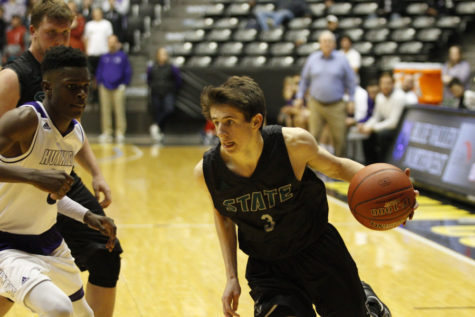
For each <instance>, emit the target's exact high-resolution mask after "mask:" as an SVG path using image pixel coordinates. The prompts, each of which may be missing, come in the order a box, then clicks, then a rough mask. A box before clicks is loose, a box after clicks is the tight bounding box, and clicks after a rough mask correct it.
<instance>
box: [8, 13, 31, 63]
mask: <svg viewBox="0 0 475 317" xmlns="http://www.w3.org/2000/svg"><path fill="white" fill-rule="evenodd" d="M26 36H27V29H26V27H25V26H24V25H23V21H22V19H21V17H20V16H18V15H14V16H13V17H12V20H11V22H10V27H9V28H8V29H7V34H6V39H7V42H6V46H5V57H4V62H8V61H12V60H14V59H15V58H17V57H18V56H20V55H21V54H23V52H24V51H25V47H26V43H25V42H26V40H25V37H26Z"/></svg>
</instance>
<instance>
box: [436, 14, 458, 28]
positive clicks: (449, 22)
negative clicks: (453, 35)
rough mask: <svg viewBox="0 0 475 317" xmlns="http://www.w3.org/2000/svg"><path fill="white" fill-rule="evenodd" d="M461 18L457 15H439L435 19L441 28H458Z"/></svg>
mask: <svg viewBox="0 0 475 317" xmlns="http://www.w3.org/2000/svg"><path fill="white" fill-rule="evenodd" d="M461 23H462V19H461V18H460V17H458V16H441V17H439V18H438V19H437V24H436V25H437V27H439V28H443V29H458V28H459V27H460V26H461ZM463 29H464V28H462V30H463Z"/></svg>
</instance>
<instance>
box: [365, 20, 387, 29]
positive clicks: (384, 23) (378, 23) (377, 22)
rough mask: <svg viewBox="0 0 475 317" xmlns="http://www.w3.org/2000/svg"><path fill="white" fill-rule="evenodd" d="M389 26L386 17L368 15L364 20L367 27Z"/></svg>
mask: <svg viewBox="0 0 475 317" xmlns="http://www.w3.org/2000/svg"><path fill="white" fill-rule="evenodd" d="M386 26H387V20H386V19H385V18H377V17H367V18H366V19H365V20H364V22H363V27H364V28H365V29H379V28H383V27H386Z"/></svg>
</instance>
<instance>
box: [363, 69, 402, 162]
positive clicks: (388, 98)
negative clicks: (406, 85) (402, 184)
mask: <svg viewBox="0 0 475 317" xmlns="http://www.w3.org/2000/svg"><path fill="white" fill-rule="evenodd" d="M379 88H380V92H379V93H378V95H377V96H376V102H375V108H374V112H373V115H372V116H371V118H369V120H368V121H366V122H365V123H359V124H358V125H357V127H358V132H360V133H362V134H365V135H367V136H368V138H367V139H366V140H364V141H363V149H364V156H365V160H366V164H372V163H376V162H383V161H384V158H385V155H386V152H387V150H388V149H389V147H390V145H391V143H392V141H393V139H394V136H395V134H396V133H395V130H396V128H397V125H398V122H399V119H400V117H401V113H402V111H403V109H404V105H405V103H406V96H405V94H404V92H403V91H402V90H401V89H397V88H395V87H394V78H393V76H392V74H390V73H383V74H382V75H381V77H380V78H379Z"/></svg>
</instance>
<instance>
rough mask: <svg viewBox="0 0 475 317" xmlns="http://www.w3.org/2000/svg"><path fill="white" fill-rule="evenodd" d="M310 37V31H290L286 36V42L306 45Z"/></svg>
mask: <svg viewBox="0 0 475 317" xmlns="http://www.w3.org/2000/svg"><path fill="white" fill-rule="evenodd" d="M309 35H310V30H309V29H303V30H289V31H287V33H285V35H284V40H285V41H289V42H301V43H306V42H307V41H308V37H309Z"/></svg>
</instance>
